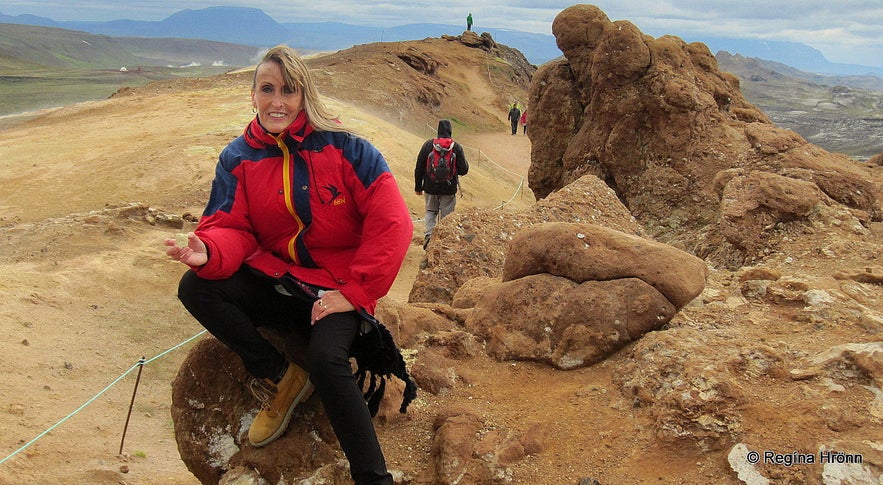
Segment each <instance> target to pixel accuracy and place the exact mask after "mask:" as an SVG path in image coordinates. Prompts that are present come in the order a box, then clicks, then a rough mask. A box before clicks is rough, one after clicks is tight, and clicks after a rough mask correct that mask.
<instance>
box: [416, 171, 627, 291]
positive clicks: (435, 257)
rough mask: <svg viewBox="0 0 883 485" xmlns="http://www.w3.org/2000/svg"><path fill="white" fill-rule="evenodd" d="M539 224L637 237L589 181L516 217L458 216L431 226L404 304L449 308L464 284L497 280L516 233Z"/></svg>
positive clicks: (617, 205)
mask: <svg viewBox="0 0 883 485" xmlns="http://www.w3.org/2000/svg"><path fill="white" fill-rule="evenodd" d="M545 222H575V223H585V222H591V223H594V224H601V225H603V226H605V227H608V228H611V229H616V230H618V231H621V232H625V233H628V234H635V235H639V234H642V230H641V228H640V226H638V224H637V222H636V221H635V220H634V218H633V217H632V216H631V214H629V213H628V210H626V208H625V207H623V205H622V203H621V202H620V201H619V200H617V198H616V195H615V194H614V193H613V191H612V190H610V187H608V186H606V185H605V184H604V183H603V182H602V181H600V180H598V178H596V177H594V176H586V177H584V178H582V179H580V180H577V181H575V182H574V183H573V184H571V185H570V186H568V187H566V188H565V189H562V190H560V191H558V192H556V193H555V194H553V195H552V196H550V197H548V198H547V199H544V200H541V201H539V202H538V203H537V204H536V206H534V207H531V208H530V209H529V210H526V211H522V212H519V213H510V212H505V211H501V210H482V209H474V210H465V211H458V212H455V213H453V214H451V215H449V216H447V217H445V218H444V219H442V220H441V221H440V222H439V224H438V225H437V226H436V228H435V230H434V232H433V238H434V239H433V242H432V243H430V245H429V247H428V249H427V252H426V259H427V264H426V267H425V268H424V269H423V270H422V271H421V272H420V274H419V275H418V276H417V280H416V281H415V283H414V286H413V287H412V289H411V294H410V296H409V299H408V300H409V301H410V302H411V303H415V302H435V303H446V304H450V303H451V302H452V300H453V298H454V295H455V293H456V292H457V291H458V289H459V288H460V287H461V286H462V285H463V284H464V283H465V282H467V281H469V280H470V279H472V278H476V277H480V276H483V277H490V278H498V277H500V275H501V274H502V270H503V263H504V260H505V257H506V249H507V246H508V245H509V244H510V241H511V240H512V239H513V238H514V237H515V236H516V235H517V234H518V232H519V231H521V230H523V229H525V228H527V227H530V226H531V225H534V224H541V223H545ZM471 299H472V300H474V299H475V298H474V297H471Z"/></svg>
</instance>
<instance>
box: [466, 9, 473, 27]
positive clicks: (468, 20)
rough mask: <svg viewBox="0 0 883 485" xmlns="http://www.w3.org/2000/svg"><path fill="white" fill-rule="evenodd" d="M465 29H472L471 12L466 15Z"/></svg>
mask: <svg viewBox="0 0 883 485" xmlns="http://www.w3.org/2000/svg"><path fill="white" fill-rule="evenodd" d="M466 30H472V13H470V14H469V15H467V16H466Z"/></svg>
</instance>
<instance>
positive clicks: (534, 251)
mask: <svg viewBox="0 0 883 485" xmlns="http://www.w3.org/2000/svg"><path fill="white" fill-rule="evenodd" d="M705 276H706V267H705V263H704V262H703V261H702V260H700V259H699V258H696V257H695V256H692V255H690V254H688V253H685V252H683V251H680V250H678V249H675V248H673V247H671V246H666V245H664V244H660V243H657V242H654V241H650V240H647V239H643V238H640V237H637V236H632V235H628V234H624V233H620V232H618V231H614V230H610V229H605V228H603V227H601V226H596V225H589V224H565V223H549V224H538V225H535V226H531V227H530V228H527V229H525V230H524V231H522V232H521V233H519V235H518V237H516V238H515V239H514V240H513V241H512V244H511V246H510V250H509V252H508V253H507V255H506V264H505V266H504V270H503V280H504V282H503V283H502V284H500V285H497V286H495V287H492V288H491V289H490V290H488V291H487V292H486V294H485V296H484V298H482V299H481V300H480V301H479V302H478V303H477V304H476V308H475V311H474V312H473V313H472V315H470V317H469V318H468V319H467V321H466V328H467V330H469V331H470V332H472V333H474V334H476V335H480V336H482V337H484V338H485V339H486V340H487V349H488V352H489V353H490V354H491V355H493V356H495V357H497V358H498V359H501V360H509V359H512V360H536V361H540V362H546V363H548V364H550V365H553V366H555V367H558V368H560V369H572V368H577V367H583V366H587V365H592V364H595V363H597V362H599V361H601V360H603V359H604V358H606V357H607V356H609V355H610V354H612V353H613V352H615V351H617V350H619V349H620V348H622V347H623V346H625V345H626V344H627V343H629V342H631V341H633V340H636V339H637V338H639V337H640V336H641V335H643V334H645V333H647V332H649V331H651V330H655V329H658V328H660V327H662V326H663V325H665V324H666V323H668V321H669V320H671V318H672V317H673V316H674V314H675V312H676V311H677V310H678V309H680V308H681V307H682V306H684V305H685V304H687V303H688V302H689V301H690V300H692V299H693V298H695V297H696V296H697V295H699V294H700V293H701V292H702V289H703V288H704V287H705Z"/></svg>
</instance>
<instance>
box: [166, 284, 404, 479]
mask: <svg viewBox="0 0 883 485" xmlns="http://www.w3.org/2000/svg"><path fill="white" fill-rule="evenodd" d="M274 286H275V282H274V281H273V280H272V279H269V278H267V277H264V276H260V275H257V274H255V273H254V272H253V271H252V270H251V269H249V268H247V267H243V268H242V269H240V270H239V271H238V272H237V273H236V274H234V275H233V276H231V277H230V278H227V279H224V280H206V279H203V278H200V277H199V276H197V275H196V274H195V273H194V272H192V271H188V272H187V273H185V274H184V276H183V277H182V278H181V282H180V283H179V285H178V298H179V299H180V300H181V302H182V303H183V304H184V307H185V308H187V310H188V311H189V312H190V313H191V314H192V315H193V317H194V318H196V320H197V321H199V323H201V324H202V326H204V327H205V328H206V329H207V330H208V331H209V332H210V333H211V334H212V335H214V336H215V337H216V338H217V339H218V340H220V341H221V342H223V343H224V344H225V345H226V346H227V347H229V348H230V349H231V350H233V351H234V352H235V353H236V354H238V355H239V356H240V357H241V358H242V362H243V364H244V365H245V368H246V369H247V370H248V372H249V373H251V374H252V375H253V376H255V377H258V378H263V377H270V376H274V375H276V373H277V372H278V370H279V369H280V368H282V367H283V366H284V365H286V362H285V357H284V356H283V355H282V354H281V353H280V352H279V351H278V350H276V348H275V347H273V346H272V345H271V344H270V342H268V341H267V340H266V339H265V338H264V337H263V336H261V334H260V333H259V332H258V331H257V328H256V327H257V326H258V325H273V326H278V327H283V328H286V329H289V330H291V331H294V332H297V333H300V334H301V335H303V337H304V338H305V339H306V340H307V341H308V347H307V355H306V367H307V371H308V372H309V373H310V380H311V381H312V383H313V385H314V386H315V388H316V392H317V393H318V395H319V397H320V399H321V400H322V405H323V406H324V408H325V414H326V415H327V416H328V420H329V422H330V423H331V427H332V428H333V429H334V433H335V434H336V435H337V439H338V441H340V447H341V448H342V449H343V452H344V454H346V457H347V459H348V460H349V462H350V470H351V473H352V477H353V479H354V480H355V482H356V484H358V485H392V483H393V481H392V475H390V474H389V472H388V471H387V469H386V462H385V460H384V458H383V452H382V451H381V449H380V443H379V442H378V441H377V434H376V432H375V430H374V423H373V422H372V421H371V413H370V412H369V411H368V406H367V404H366V403H365V399H364V398H363V397H362V392H361V390H360V389H359V387H358V385H357V384H356V380H355V378H353V374H352V368H351V367H350V363H349V354H350V348H351V347H352V344H353V341H354V340H355V338H356V336H357V335H358V331H359V328H360V325H361V317H359V315H358V313H356V312H354V311H353V312H347V313H333V314H331V315H329V316H327V317H325V318H323V319H321V320H319V321H318V322H316V324H315V325H313V326H311V325H310V309H311V306H312V302H311V301H309V300H308V299H306V298H300V297H294V296H287V295H284V294H282V293H279V292H278V291H276V289H275V288H274Z"/></svg>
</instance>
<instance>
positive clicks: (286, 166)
mask: <svg viewBox="0 0 883 485" xmlns="http://www.w3.org/2000/svg"><path fill="white" fill-rule="evenodd" d="M274 138H275V139H276V146H278V147H279V149H281V150H282V191H283V196H284V197H285V207H286V208H287V209H288V213H289V214H291V217H293V218H294V222H295V224H296V225H297V230H296V231H295V232H294V236H293V237H292V238H291V239H289V240H288V255H289V256H291V260H292V261H294V263H295V264H300V258H299V257H298V255H297V238H298V236H299V235H300V233H301V231H303V229H304V223H303V221H302V220H301V219H300V217H299V216H298V215H297V211H296V210H295V208H294V202H293V201H294V197H293V194H292V191H291V181H292V179H293V178H294V173H293V167H292V164H293V162H294V154H293V153H291V152H290V151H289V150H288V145H286V144H285V141H284V140H283V139H282V137H281V136H280V137H278V138H277V137H274Z"/></svg>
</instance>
